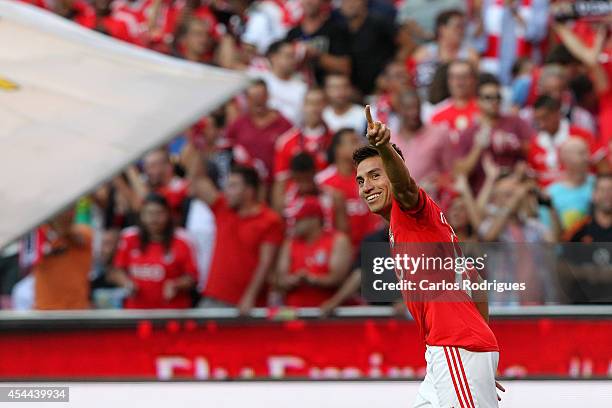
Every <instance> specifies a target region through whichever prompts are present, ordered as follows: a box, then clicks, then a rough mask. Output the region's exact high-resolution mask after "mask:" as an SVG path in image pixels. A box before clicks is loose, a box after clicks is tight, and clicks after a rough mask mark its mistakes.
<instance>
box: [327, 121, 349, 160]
mask: <svg viewBox="0 0 612 408" xmlns="http://www.w3.org/2000/svg"><path fill="white" fill-rule="evenodd" d="M349 133H355V129H353V128H347V127H345V128H342V129H339V130H338V131H337V132H336V133H334V136H333V137H332V140H331V142H330V144H329V147H328V148H327V162H328V163H330V164H331V163H336V150H337V149H338V146H339V145H340V143H342V137H344V135H346V134H349Z"/></svg>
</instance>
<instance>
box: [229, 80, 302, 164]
mask: <svg viewBox="0 0 612 408" xmlns="http://www.w3.org/2000/svg"><path fill="white" fill-rule="evenodd" d="M247 99H248V112H247V113H246V114H245V115H242V116H240V117H239V118H238V119H236V120H235V121H234V122H233V123H231V124H230V125H229V127H228V129H227V138H228V139H229V140H230V142H232V143H235V144H240V145H242V146H244V147H245V148H246V150H247V151H248V152H249V154H250V155H251V156H254V157H255V158H258V159H261V160H262V161H263V162H264V164H265V166H266V169H267V170H268V172H270V173H271V171H270V170H271V169H272V168H273V167H274V144H275V143H276V139H277V138H278V137H279V136H280V135H282V134H283V133H285V132H286V131H287V130H289V129H291V127H292V125H291V122H289V121H288V120H287V119H285V117H284V116H283V115H281V114H280V113H279V112H278V111H276V110H273V109H270V107H269V106H268V88H267V86H266V83H265V82H264V81H263V80H261V79H258V80H255V81H253V82H252V83H251V86H249V88H248V89H247Z"/></svg>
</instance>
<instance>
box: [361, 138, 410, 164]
mask: <svg viewBox="0 0 612 408" xmlns="http://www.w3.org/2000/svg"><path fill="white" fill-rule="evenodd" d="M391 146H392V147H393V150H395V151H396V152H397V154H399V155H400V157H401V158H402V160H404V155H403V154H402V151H401V150H400V148H399V147H397V145H396V144H395V143H391ZM376 156H380V153H378V150H376V148H375V147H374V146H370V145H367V146H361V147H360V148H358V149H357V150H355V151H354V152H353V164H354V165H355V167H357V166H358V165H359V163H361V162H362V161H364V160H365V159H369V158H370V157H376Z"/></svg>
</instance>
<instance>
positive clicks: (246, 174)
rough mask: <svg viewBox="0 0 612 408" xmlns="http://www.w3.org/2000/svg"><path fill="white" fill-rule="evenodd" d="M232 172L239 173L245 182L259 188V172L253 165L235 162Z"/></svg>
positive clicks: (255, 188) (256, 188)
mask: <svg viewBox="0 0 612 408" xmlns="http://www.w3.org/2000/svg"><path fill="white" fill-rule="evenodd" d="M230 174H237V175H239V176H240V177H242V180H243V181H244V184H246V185H247V186H248V187H251V188H253V190H255V191H257V190H258V189H259V174H257V170H255V169H254V168H253V167H249V166H243V165H240V164H234V165H233V166H232V168H231V169H230Z"/></svg>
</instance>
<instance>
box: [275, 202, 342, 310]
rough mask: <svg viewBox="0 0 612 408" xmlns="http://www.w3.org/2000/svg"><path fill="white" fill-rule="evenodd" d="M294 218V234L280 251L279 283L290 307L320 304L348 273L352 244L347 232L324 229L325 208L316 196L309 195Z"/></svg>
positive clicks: (332, 292) (331, 293)
mask: <svg viewBox="0 0 612 408" xmlns="http://www.w3.org/2000/svg"><path fill="white" fill-rule="evenodd" d="M295 217H296V224H295V230H294V235H293V237H291V238H289V239H288V240H286V241H285V243H284V244H283V247H282V249H281V251H280V254H279V259H278V266H277V275H278V276H277V278H278V283H279V286H280V288H281V289H283V290H284V291H285V302H284V303H285V304H286V305H287V306H293V307H319V306H321V304H322V303H323V302H325V301H326V300H328V299H329V298H330V297H332V296H333V294H334V292H335V291H334V289H335V288H336V287H337V286H339V285H340V283H342V281H343V280H344V278H345V277H346V275H347V273H348V272H349V269H350V266H351V260H352V251H351V243H350V241H349V239H348V237H347V236H346V235H345V234H343V233H341V232H338V231H335V230H333V229H332V230H326V229H324V228H323V209H322V208H321V205H320V204H319V200H318V199H317V198H316V197H308V198H306V199H305V200H304V201H303V202H302V204H301V206H300V208H299V210H298V212H297V213H296V215H295Z"/></svg>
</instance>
